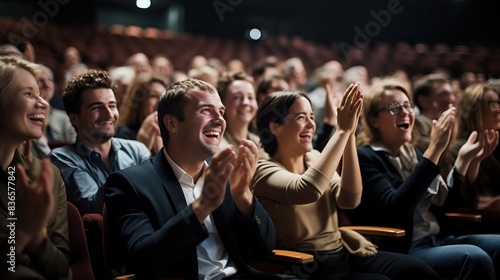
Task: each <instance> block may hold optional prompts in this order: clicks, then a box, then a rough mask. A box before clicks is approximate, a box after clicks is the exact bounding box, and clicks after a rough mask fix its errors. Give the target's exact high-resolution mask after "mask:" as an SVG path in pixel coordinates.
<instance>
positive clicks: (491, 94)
mask: <svg viewBox="0 0 500 280" xmlns="http://www.w3.org/2000/svg"><path fill="white" fill-rule="evenodd" d="M499 101H500V95H499V94H498V93H496V92H495V91H493V90H488V91H487V92H485V93H484V95H483V101H482V102H481V103H482V106H483V107H482V108H481V114H482V116H481V118H482V121H483V129H495V130H500V108H499V107H500V104H499V103H498V102H499Z"/></svg>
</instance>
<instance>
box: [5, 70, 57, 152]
mask: <svg viewBox="0 0 500 280" xmlns="http://www.w3.org/2000/svg"><path fill="white" fill-rule="evenodd" d="M48 107H49V104H48V103H47V102H46V101H45V100H44V99H43V98H42V97H41V96H40V91H39V89H38V84H37V81H36V79H35V77H34V76H33V75H32V74H31V73H30V72H28V71H26V70H24V69H21V68H17V69H16V70H14V76H13V77H12V81H11V83H10V84H9V85H8V86H7V87H6V88H5V89H4V90H3V93H2V97H1V103H0V131H2V133H1V134H2V138H4V137H5V138H4V139H7V137H8V138H9V139H12V141H13V143H21V142H22V141H25V140H29V139H38V138H40V137H42V135H43V132H42V128H43V126H44V122H45V115H44V114H45V110H47V108H48Z"/></svg>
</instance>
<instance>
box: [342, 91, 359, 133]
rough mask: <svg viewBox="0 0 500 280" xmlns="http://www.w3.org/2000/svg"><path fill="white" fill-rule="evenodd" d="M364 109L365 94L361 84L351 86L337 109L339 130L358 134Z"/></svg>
mask: <svg viewBox="0 0 500 280" xmlns="http://www.w3.org/2000/svg"><path fill="white" fill-rule="evenodd" d="M362 109H363V94H362V93H361V91H360V87H359V84H358V83H356V84H350V85H349V87H348V88H347V89H346V90H345V92H344V96H343V97H342V101H341V102H340V105H339V106H338V108H337V112H338V113H337V119H338V129H339V130H344V131H346V132H349V133H354V132H356V128H357V125H358V121H359V117H360V115H361V111H362Z"/></svg>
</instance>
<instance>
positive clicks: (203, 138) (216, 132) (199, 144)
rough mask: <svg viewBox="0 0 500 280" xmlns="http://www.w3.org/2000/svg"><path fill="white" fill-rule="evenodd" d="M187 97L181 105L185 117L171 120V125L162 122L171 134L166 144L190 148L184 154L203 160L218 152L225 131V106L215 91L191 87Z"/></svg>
mask: <svg viewBox="0 0 500 280" xmlns="http://www.w3.org/2000/svg"><path fill="white" fill-rule="evenodd" d="M187 97H188V99H189V102H188V103H187V104H186V106H185V108H184V120H183V121H179V120H177V119H174V120H173V121H174V122H175V124H174V126H173V127H172V125H171V124H169V123H166V124H165V125H166V126H167V127H169V129H170V130H171V131H172V132H173V133H170V136H169V137H170V140H169V142H168V145H174V146H171V147H172V148H174V149H175V148H180V147H183V148H185V147H189V150H187V151H186V153H190V154H192V155H195V157H197V158H198V159H200V160H205V159H207V158H208V157H210V156H213V155H214V154H215V153H217V152H218V151H219V145H220V141H221V139H222V135H223V133H224V131H225V130H226V121H225V120H224V118H223V115H224V111H225V108H224V105H222V101H221V100H220V97H219V95H218V94H217V93H210V92H206V91H201V90H191V91H189V92H188V93H187ZM166 117H168V115H167V116H166ZM164 120H165V119H164ZM167 122H169V121H168V120H167Z"/></svg>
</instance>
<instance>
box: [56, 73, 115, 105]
mask: <svg viewBox="0 0 500 280" xmlns="http://www.w3.org/2000/svg"><path fill="white" fill-rule="evenodd" d="M98 88H109V89H111V90H112V91H113V93H114V92H115V88H114V85H113V81H112V80H111V77H110V76H109V74H108V73H107V72H106V71H103V70H97V69H90V70H88V71H87V72H85V73H83V74H82V75H79V76H76V77H73V79H71V80H70V81H69V82H68V83H67V84H66V85H65V86H64V90H63V103H64V108H65V109H66V112H67V113H68V114H70V113H80V107H81V105H82V92H83V91H84V90H86V89H98Z"/></svg>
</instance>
